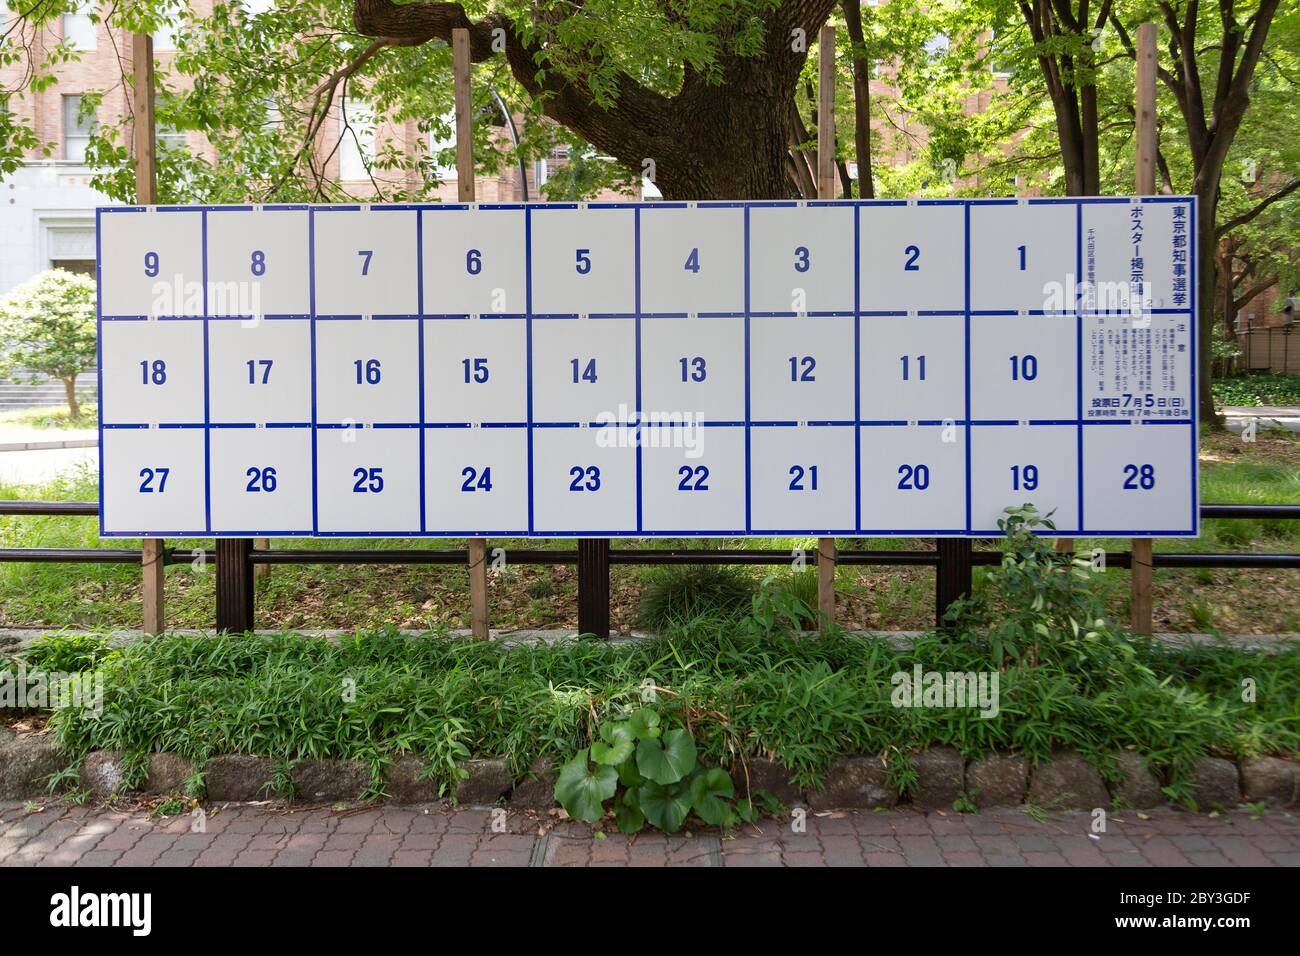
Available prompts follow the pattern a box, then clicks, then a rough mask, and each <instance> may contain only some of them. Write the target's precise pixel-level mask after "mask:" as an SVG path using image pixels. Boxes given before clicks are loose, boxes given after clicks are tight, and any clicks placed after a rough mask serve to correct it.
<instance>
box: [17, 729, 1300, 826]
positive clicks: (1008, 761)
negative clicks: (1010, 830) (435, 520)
mask: <svg viewBox="0 0 1300 956" xmlns="http://www.w3.org/2000/svg"><path fill="white" fill-rule="evenodd" d="M908 759H909V760H910V761H911V762H912V770H913V771H914V774H913V775H912V779H913V782H912V784H911V785H910V787H909V789H908V790H907V792H906V793H904V794H903V795H902V797H900V796H899V794H898V792H897V790H896V789H895V788H894V787H893V786H891V785H890V782H889V780H890V775H889V771H890V769H891V768H890V766H889V765H888V763H887V762H886V761H885V760H883V759H882V758H880V757H879V756H854V757H844V758H841V759H839V760H837V761H835V762H834V763H833V764H832V765H831V767H830V768H829V769H828V770H827V772H826V774H825V782H824V785H823V787H822V788H821V789H819V790H806V789H804V788H802V787H800V786H799V785H797V784H796V783H794V782H793V781H792V780H791V779H790V777H789V771H787V770H786V769H785V768H784V767H782V766H781V765H780V764H778V763H776V762H774V761H771V760H768V759H765V758H761V757H755V758H751V759H750V760H749V761H748V762H747V764H746V766H745V767H743V768H742V767H739V766H737V767H734V768H733V769H732V771H731V774H732V778H733V780H734V781H735V784H736V793H737V796H744V795H745V794H746V793H747V792H752V791H754V790H766V791H768V792H769V793H771V794H773V795H774V796H775V797H776V798H777V799H778V800H780V801H781V803H783V804H784V805H785V806H787V807H795V806H801V805H802V806H807V807H809V808H810V809H812V810H815V811H818V812H822V811H828V810H849V809H876V808H885V807H892V806H895V805H900V804H902V805H909V806H913V807H916V808H918V809H925V810H950V809H951V808H952V807H953V804H954V803H955V802H957V801H959V800H965V801H966V802H968V803H969V804H970V805H972V806H975V807H978V808H980V809H983V808H986V807H1007V806H1021V805H1032V806H1036V807H1039V808H1041V809H1044V810H1066V809H1075V810H1091V809H1094V808H1097V807H1102V808H1105V809H1110V808H1111V807H1112V806H1114V805H1119V806H1121V807H1131V808H1134V809H1147V808H1150V807H1155V806H1158V805H1161V804H1164V803H1167V802H1168V800H1167V799H1166V798H1165V795H1164V792H1163V791H1162V789H1161V781H1160V780H1159V779H1158V778H1157V777H1156V775H1155V774H1154V773H1152V771H1151V770H1150V769H1149V768H1148V767H1147V764H1146V760H1145V758H1143V757H1141V756H1140V755H1138V754H1136V753H1133V752H1132V751H1118V752H1116V753H1115V754H1114V772H1113V773H1110V774H1108V776H1109V777H1110V779H1107V777H1106V776H1103V774H1102V773H1101V772H1099V771H1098V770H1097V769H1096V768H1095V767H1093V766H1092V765H1091V764H1089V763H1088V762H1087V761H1086V760H1084V759H1083V757H1082V756H1080V755H1079V754H1078V753H1077V752H1075V751H1072V750H1059V751H1056V752H1055V753H1053V755H1052V756H1051V757H1050V758H1049V759H1047V760H1045V761H1043V762H1042V763H1039V764H1037V765H1036V766H1032V767H1031V766H1029V764H1028V761H1027V760H1026V759H1025V758H1024V757H1023V756H1020V755H1019V754H992V755H990V756H987V757H983V758H980V759H978V760H969V761H967V760H963V758H962V757H961V755H960V754H959V753H958V752H957V751H956V750H955V749H953V748H951V747H933V748H930V749H928V750H924V751H920V752H918V753H913V754H909V755H908ZM66 766H67V761H66V759H65V758H64V757H63V755H62V754H61V753H60V752H59V750H58V748H57V746H56V744H55V742H54V740H53V738H52V737H50V736H49V735H47V734H37V735H32V736H28V737H24V738H17V737H15V736H14V734H13V733H12V731H9V730H7V729H5V728H0V799H2V800H26V799H39V798H42V797H45V796H48V793H49V790H48V786H47V778H48V777H49V776H50V775H51V774H53V773H57V772H58V771H60V770H63V769H64V768H65V767H66ZM427 766H428V765H427V763H426V762H425V761H424V760H423V759H422V758H419V757H415V756H403V757H399V758H397V759H396V760H394V761H393V762H392V763H390V764H389V766H388V769H387V771H386V773H385V778H384V791H385V795H386V797H387V800H388V802H390V803H392V804H396V805H403V804H415V803H421V804H424V803H437V802H442V801H443V800H444V799H445V795H441V794H439V793H438V786H437V784H436V783H435V782H434V781H432V780H431V779H429V778H428V777H427V776H426V775H425V774H426V770H427ZM279 767H280V764H279V763H278V762H277V761H275V760H272V759H270V758H268V757H256V756H251V755H248V754H227V755H223V756H219V757H213V758H212V759H210V760H209V761H208V762H207V765H206V767H205V768H204V771H203V773H204V781H205V785H206V790H207V798H208V799H209V800H212V801H220V802H245V801H254V800H266V799H274V798H276V797H282V796H283V794H282V793H278V792H277V790H276V787H277V783H278V782H280V783H281V785H282V780H280V775H279V773H278V770H279ZM460 767H461V768H462V769H463V770H464V771H465V772H466V776H465V777H464V778H463V779H461V780H459V781H457V783H456V787H455V797H456V802H457V803H459V804H460V805H462V806H494V805H498V804H501V803H505V804H506V805H508V806H510V807H513V808H516V809H534V810H546V809H549V808H551V807H552V806H554V805H555V804H554V801H553V799H552V793H553V792H554V786H555V776H556V771H557V768H556V767H555V765H554V763H553V762H552V760H551V759H550V758H545V757H544V758H540V759H538V760H537V761H535V762H534V763H533V765H532V766H531V767H530V768H529V770H528V771H527V772H526V773H525V774H524V775H523V776H522V777H520V778H519V779H512V777H511V774H510V770H509V765H508V764H507V762H506V761H505V760H504V759H503V758H492V759H480V760H467V761H464V762H462V763H461V764H460ZM194 773H195V766H194V764H193V763H192V762H191V761H189V760H187V759H186V758H184V757H180V756H178V755H176V754H168V753H161V754H154V755H152V756H151V757H150V760H149V769H148V776H147V779H146V782H145V785H144V787H143V788H140V789H139V790H137V791H134V792H137V793H141V794H144V795H154V796H156V795H161V794H168V793H179V792H182V791H183V790H184V788H185V786H186V784H187V781H188V780H189V778H190V777H192V776H193V775H194ZM125 779H126V766H125V762H124V760H123V758H122V755H121V754H119V753H117V752H116V751H109V750H97V751H94V752H93V753H90V754H88V755H87V756H86V759H85V760H84V761H83V763H82V766H81V768H80V780H81V785H82V786H83V787H85V788H86V789H87V790H88V791H90V793H91V794H92V795H94V796H95V797H96V798H97V799H100V800H104V801H108V800H113V799H115V798H117V797H119V796H124V795H125V790H124V781H125ZM289 781H291V784H292V788H293V797H292V799H294V800H296V801H300V802H305V803H338V802H355V801H357V800H360V799H361V796H362V794H363V793H364V792H365V790H366V788H367V787H368V786H369V783H370V771H369V768H368V767H367V766H366V765H365V764H364V763H361V762H358V761H348V760H302V761H299V762H297V763H296V764H294V765H293V766H292V767H291V768H290V769H289ZM1190 783H1191V789H1192V799H1193V800H1194V801H1195V803H1196V806H1197V809H1198V810H1201V811H1210V810H1213V809H1217V808H1229V807H1233V806H1237V805H1239V804H1241V803H1244V802H1251V803H1263V804H1265V805H1267V806H1268V807H1271V808H1275V809H1295V808H1300V761H1295V760H1284V759H1281V758H1278V757H1245V758H1242V759H1241V760H1240V761H1233V760H1226V759H1224V758H1222V757H1202V758H1201V759H1200V760H1198V761H1197V763H1196V765H1195V767H1194V768H1193V770H1192V773H1191V775H1190Z"/></svg>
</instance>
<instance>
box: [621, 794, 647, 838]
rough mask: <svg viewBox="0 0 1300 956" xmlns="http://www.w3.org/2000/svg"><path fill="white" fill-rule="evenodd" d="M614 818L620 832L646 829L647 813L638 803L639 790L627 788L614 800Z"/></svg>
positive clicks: (634, 831) (635, 831) (637, 831)
mask: <svg viewBox="0 0 1300 956" xmlns="http://www.w3.org/2000/svg"><path fill="white" fill-rule="evenodd" d="M614 820H615V822H616V823H617V824H618V832H619V833H640V832H641V831H642V830H644V829H645V814H644V813H642V812H641V807H640V806H639V805H638V803H637V791H635V790H626V791H624V792H623V793H622V794H620V795H619V798H618V799H617V800H615V801H614Z"/></svg>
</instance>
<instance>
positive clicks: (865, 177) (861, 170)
mask: <svg viewBox="0 0 1300 956" xmlns="http://www.w3.org/2000/svg"><path fill="white" fill-rule="evenodd" d="M858 3H859V0H843V2H842V3H841V6H842V7H843V9H844V24H845V27H846V28H847V29H848V31H849V41H850V42H851V43H852V44H853V149H854V154H855V155H856V156H857V162H858V198H859V199H875V198H876V184H875V178H874V177H873V175H872V172H871V61H870V60H869V59H868V58H867V57H866V56H863V55H860V51H861V49H862V47H863V46H864V45H865V44H866V37H865V35H864V34H863V32H862V10H861V9H860V8H859V6H858ZM845 195H849V194H848V193H845Z"/></svg>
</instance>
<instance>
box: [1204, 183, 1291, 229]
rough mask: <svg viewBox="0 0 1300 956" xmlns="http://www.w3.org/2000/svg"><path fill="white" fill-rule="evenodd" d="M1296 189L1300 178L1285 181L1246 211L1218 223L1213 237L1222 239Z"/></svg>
mask: <svg viewBox="0 0 1300 956" xmlns="http://www.w3.org/2000/svg"><path fill="white" fill-rule="evenodd" d="M1297 189H1300V179H1293V180H1291V181H1290V182H1289V183H1287V184H1286V185H1285V186H1283V187H1282V188H1281V189H1279V190H1278V191H1277V192H1275V193H1273V194H1272V195H1271V196H1268V197H1266V198H1264V199H1262V200H1261V201H1260V202H1258V203H1256V204H1255V205H1254V206H1253V207H1251V208H1250V209H1248V210H1247V211H1246V212H1243V213H1242V214H1241V215H1240V216H1233V217H1232V218H1231V219H1229V220H1227V221H1226V222H1224V223H1221V224H1220V225H1219V228H1218V229H1216V230H1215V231H1214V237H1215V238H1216V239H1222V238H1223V237H1224V236H1226V235H1227V234H1228V233H1230V232H1232V230H1234V229H1236V228H1238V227H1239V226H1244V225H1245V224H1246V223H1248V222H1250V221H1251V220H1252V219H1254V218H1255V217H1256V216H1258V215H1259V214H1260V213H1262V212H1263V211H1264V210H1265V209H1267V208H1268V207H1269V206H1271V205H1273V203H1275V202H1278V201H1279V200H1282V199H1285V198H1286V197H1287V196H1289V195H1291V194H1292V193H1293V192H1295V191H1296V190H1297Z"/></svg>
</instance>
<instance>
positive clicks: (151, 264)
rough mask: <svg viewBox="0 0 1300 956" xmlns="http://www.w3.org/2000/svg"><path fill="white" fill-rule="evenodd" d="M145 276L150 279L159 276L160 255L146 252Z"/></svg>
mask: <svg viewBox="0 0 1300 956" xmlns="http://www.w3.org/2000/svg"><path fill="white" fill-rule="evenodd" d="M144 274H145V275H147V276H149V277H150V278H152V277H153V276H156V275H157V274H158V253H156V252H146V253H145V254H144Z"/></svg>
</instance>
